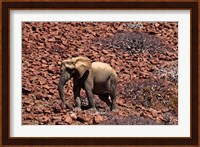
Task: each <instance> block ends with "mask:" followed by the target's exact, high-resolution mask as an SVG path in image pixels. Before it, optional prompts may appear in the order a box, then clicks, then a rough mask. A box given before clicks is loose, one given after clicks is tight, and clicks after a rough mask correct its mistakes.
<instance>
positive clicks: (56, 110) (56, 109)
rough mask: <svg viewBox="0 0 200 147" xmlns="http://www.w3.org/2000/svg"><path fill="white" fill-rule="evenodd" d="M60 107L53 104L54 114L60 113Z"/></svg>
mask: <svg viewBox="0 0 200 147" xmlns="http://www.w3.org/2000/svg"><path fill="white" fill-rule="evenodd" d="M61 109H62V108H61V106H60V105H58V104H54V105H53V110H54V113H60V112H61Z"/></svg>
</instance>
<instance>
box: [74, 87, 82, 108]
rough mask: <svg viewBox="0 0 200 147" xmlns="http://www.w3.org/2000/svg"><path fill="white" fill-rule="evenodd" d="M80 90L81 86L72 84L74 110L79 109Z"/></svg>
mask: <svg viewBox="0 0 200 147" xmlns="http://www.w3.org/2000/svg"><path fill="white" fill-rule="evenodd" d="M80 90H81V88H80V87H79V86H77V85H74V87H73V92H74V100H75V105H76V108H75V110H81V100H80Z"/></svg>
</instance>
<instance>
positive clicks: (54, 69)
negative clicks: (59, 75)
mask: <svg viewBox="0 0 200 147" xmlns="http://www.w3.org/2000/svg"><path fill="white" fill-rule="evenodd" d="M48 70H49V72H50V73H53V74H55V73H56V71H57V69H56V68H55V66H54V65H50V66H49V69H48Z"/></svg>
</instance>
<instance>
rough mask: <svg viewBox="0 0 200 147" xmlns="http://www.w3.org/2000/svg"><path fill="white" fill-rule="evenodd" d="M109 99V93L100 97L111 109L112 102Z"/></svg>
mask: <svg viewBox="0 0 200 147" xmlns="http://www.w3.org/2000/svg"><path fill="white" fill-rule="evenodd" d="M108 97H109V94H108V93H106V94H101V95H99V98H100V99H101V100H102V101H104V102H105V103H106V104H107V105H108V107H110V105H111V102H110V100H109V98H108Z"/></svg>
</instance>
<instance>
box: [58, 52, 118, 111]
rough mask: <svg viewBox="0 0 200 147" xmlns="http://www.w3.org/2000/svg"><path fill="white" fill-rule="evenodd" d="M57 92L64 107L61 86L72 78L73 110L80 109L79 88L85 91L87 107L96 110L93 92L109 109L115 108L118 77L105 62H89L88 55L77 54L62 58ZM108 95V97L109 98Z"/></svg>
mask: <svg viewBox="0 0 200 147" xmlns="http://www.w3.org/2000/svg"><path fill="white" fill-rule="evenodd" d="M60 71H61V74H60V81H59V83H58V92H59V95H60V98H61V100H62V108H63V109H64V108H66V105H65V97H64V92H63V87H64V85H65V83H66V82H67V81H69V80H70V79H71V78H73V94H74V100H75V110H77V109H78V110H81V100H80V90H81V89H83V90H85V92H86V95H87V97H88V102H89V108H92V109H93V110H96V106H95V100H94V98H93V94H95V95H98V97H99V98H100V99H101V100H102V101H104V102H105V103H106V104H107V105H108V106H109V108H110V110H111V111H114V110H116V92H117V83H118V77H117V74H116V72H115V70H114V69H113V68H112V67H111V66H110V65H109V64H107V63H103V62H91V60H90V59H89V58H88V57H84V56H78V57H71V58H68V59H67V60H63V61H62V63H61V67H60ZM109 96H110V99H109Z"/></svg>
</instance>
